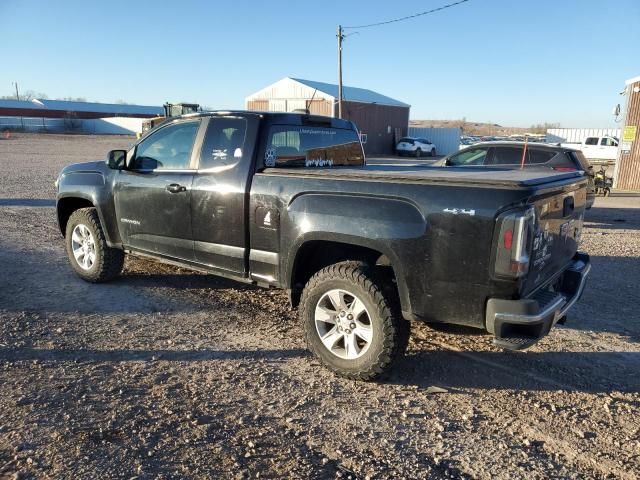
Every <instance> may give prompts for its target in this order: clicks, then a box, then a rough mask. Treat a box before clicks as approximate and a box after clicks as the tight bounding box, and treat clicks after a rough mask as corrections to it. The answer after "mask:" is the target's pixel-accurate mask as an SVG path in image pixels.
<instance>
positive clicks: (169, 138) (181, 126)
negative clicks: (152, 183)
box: [130, 120, 200, 170]
mask: <svg viewBox="0 0 640 480" xmlns="http://www.w3.org/2000/svg"><path fill="white" fill-rule="evenodd" d="M199 126H200V120H196V121H188V122H180V123H174V124H172V125H168V126H166V127H162V128H160V129H159V130H158V131H157V132H155V133H152V134H151V135H150V136H149V137H148V138H146V139H144V140H143V141H142V142H140V143H139V144H138V147H137V148H136V154H135V158H134V159H133V165H131V166H130V168H132V169H134V170H185V169H188V168H189V164H190V161H191V150H192V149H193V144H194V143H195V139H196V134H197V133H198V127H199Z"/></svg>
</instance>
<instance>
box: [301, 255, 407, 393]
mask: <svg viewBox="0 0 640 480" xmlns="http://www.w3.org/2000/svg"><path fill="white" fill-rule="evenodd" d="M382 287H383V285H381V282H380V281H376V280H375V279H374V273H373V271H372V269H371V268H370V267H368V266H367V265H366V264H364V263H362V262H341V263H336V264H334V265H330V266H328V267H326V268H324V269H322V270H320V271H319V272H317V273H316V274H315V275H314V276H313V277H311V279H310V280H309V282H308V283H307V285H306V286H305V288H304V291H303V293H302V298H301V300H300V309H299V311H300V320H301V321H302V326H303V330H304V332H305V337H306V341H307V346H308V348H309V350H310V351H311V352H312V353H313V354H314V355H315V356H316V357H317V358H318V359H319V360H320V361H321V362H322V363H323V364H324V365H325V366H326V367H328V368H329V369H330V370H332V371H333V372H335V373H337V374H338V375H340V376H343V377H347V378H352V379H358V380H371V379H373V378H376V377H379V376H380V375H382V374H384V373H386V372H387V371H388V370H389V368H390V367H391V366H392V364H393V361H394V360H395V359H396V358H398V357H399V356H401V355H402V354H403V353H404V351H405V350H406V347H407V343H408V338H409V323H408V322H407V321H406V320H405V319H404V318H402V315H401V314H400V312H399V308H398V306H397V301H396V300H395V299H394V298H392V297H391V295H389V294H387V295H385V294H383V290H382Z"/></svg>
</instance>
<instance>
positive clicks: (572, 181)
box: [56, 111, 590, 379]
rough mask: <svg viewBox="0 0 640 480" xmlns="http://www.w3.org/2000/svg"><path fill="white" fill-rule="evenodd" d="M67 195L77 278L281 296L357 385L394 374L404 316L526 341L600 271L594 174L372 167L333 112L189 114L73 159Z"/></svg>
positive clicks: (68, 237) (63, 180)
mask: <svg viewBox="0 0 640 480" xmlns="http://www.w3.org/2000/svg"><path fill="white" fill-rule="evenodd" d="M56 187H57V191H58V192H57V216H58V223H59V226H60V231H61V233H62V235H63V237H64V242H65V246H66V251H67V256H68V259H69V263H70V266H71V268H72V269H73V271H74V272H75V273H76V274H77V275H78V276H79V277H80V278H82V279H84V280H86V281H88V282H104V281H107V280H110V279H113V278H115V277H116V276H118V275H119V274H120V272H121V270H122V267H123V262H124V258H125V254H131V255H140V256H144V257H149V258H153V259H156V260H158V261H160V262H166V263H170V264H174V265H179V266H183V267H185V268H191V269H194V270H200V271H205V272H210V273H212V274H215V275H220V276H223V277H228V278H232V279H235V280H237V281H240V282H245V283H249V284H255V285H258V286H262V287H276V288H281V289H286V290H287V291H288V293H289V299H290V301H291V304H292V306H294V307H298V309H299V315H300V321H301V324H302V329H303V331H304V335H305V338H306V341H307V345H308V348H309V349H310V350H311V351H312V352H313V353H314V354H315V355H316V356H317V358H318V359H319V360H320V362H321V363H322V364H324V365H326V366H327V367H328V368H330V369H331V370H333V371H334V372H336V373H338V374H340V375H343V376H346V377H349V378H356V379H371V378H374V377H376V376H378V375H380V374H382V373H383V372H385V371H386V370H387V369H388V368H389V367H390V366H391V365H392V364H393V360H394V359H395V358H397V357H398V355H400V354H402V353H403V352H404V350H405V347H406V345H407V341H408V335H409V321H425V322H441V323H456V324H463V325H467V326H475V327H478V328H481V329H483V330H487V331H488V332H489V333H490V334H491V335H493V337H494V342H495V343H496V345H499V346H500V347H503V348H507V349H514V350H517V349H522V348H526V347H528V346H530V345H532V344H534V343H535V342H536V341H538V340H539V339H540V338H542V337H544V336H545V335H546V334H547V333H548V332H549V330H550V329H551V328H552V327H553V326H554V325H555V324H556V323H557V322H563V321H564V319H565V315H566V313H567V311H568V310H569V309H570V308H571V307H572V306H573V304H574V303H575V302H576V301H577V300H578V298H579V297H580V295H581V293H582V290H583V288H584V285H585V281H586V278H587V275H588V273H589V269H590V263H589V257H588V255H585V254H582V253H579V252H578V243H579V239H580V233H581V230H582V222H583V216H584V209H585V204H586V187H587V181H586V179H585V177H584V176H583V175H582V174H581V172H578V171H576V170H571V171H568V170H552V169H543V170H530V169H527V170H524V171H510V170H508V171H507V170H497V171H495V172H491V174H490V175H488V174H487V173H486V171H483V169H478V170H473V169H469V168H448V169H443V168H433V167H420V166H416V167H409V168H407V167H390V166H388V165H366V164H365V158H364V152H363V150H362V144H361V143H360V139H359V137H358V130H357V129H356V127H355V125H354V124H353V123H351V122H348V121H345V120H340V119H336V118H328V117H318V116H313V115H305V114H295V113H267V112H261V113H255V112H245V111H232V112H213V113H212V112H208V113H197V114H192V115H189V116H183V117H177V118H173V119H170V120H168V121H167V122H165V123H163V124H162V125H160V126H158V127H156V129H154V130H153V131H150V132H149V133H148V134H147V135H146V136H144V137H143V138H141V139H140V140H138V141H137V142H136V143H135V145H134V146H133V147H132V148H131V149H129V150H128V151H125V150H112V151H111V152H109V153H108V156H107V161H106V162H104V161H94V162H88V163H79V164H74V165H69V166H67V167H65V168H64V169H63V170H62V172H61V173H60V175H59V176H58V178H57V180H56ZM130 294H131V295H135V291H133V290H132V291H131V292H130ZM87 295H90V291H87ZM79 301H82V299H80V300H79ZM114 301H115V302H117V301H118V299H117V298H114ZM216 321H219V320H212V325H211V328H215V325H213V323H215V322H216ZM295 332H296V330H295V329H292V331H291V334H295Z"/></svg>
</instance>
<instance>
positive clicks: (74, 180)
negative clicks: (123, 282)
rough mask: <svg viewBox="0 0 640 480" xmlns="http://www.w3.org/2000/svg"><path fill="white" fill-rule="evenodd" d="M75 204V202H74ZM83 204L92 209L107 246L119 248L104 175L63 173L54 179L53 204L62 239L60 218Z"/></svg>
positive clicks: (112, 205)
mask: <svg viewBox="0 0 640 480" xmlns="http://www.w3.org/2000/svg"><path fill="white" fill-rule="evenodd" d="M75 200H78V201H77V202H74V201H75ZM86 202H89V203H91V205H93V206H94V207H95V208H96V210H97V212H98V217H99V218H100V224H101V225H102V228H103V230H104V234H105V239H106V241H107V244H108V245H109V246H111V247H113V246H119V245H121V239H120V233H119V231H118V227H117V222H116V215H115V205H114V202H113V195H112V192H111V189H110V184H109V182H108V178H107V176H106V175H105V173H103V172H100V171H65V170H63V171H62V172H61V174H60V177H59V178H58V195H57V200H56V210H57V214H58V224H59V226H60V230H61V232H62V234H63V235H64V233H65V232H64V225H63V222H62V218H63V217H64V216H65V215H67V213H69V212H68V210H69V209H74V210H75V208H74V203H75V204H79V205H82V204H86Z"/></svg>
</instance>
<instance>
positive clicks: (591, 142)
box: [584, 137, 598, 145]
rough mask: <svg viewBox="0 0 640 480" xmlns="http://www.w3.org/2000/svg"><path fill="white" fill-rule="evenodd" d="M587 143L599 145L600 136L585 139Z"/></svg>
mask: <svg viewBox="0 0 640 480" xmlns="http://www.w3.org/2000/svg"><path fill="white" fill-rule="evenodd" d="M584 144H585V145H598V137H589V138H587V139H586V140H585V141H584Z"/></svg>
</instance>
